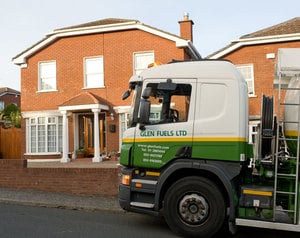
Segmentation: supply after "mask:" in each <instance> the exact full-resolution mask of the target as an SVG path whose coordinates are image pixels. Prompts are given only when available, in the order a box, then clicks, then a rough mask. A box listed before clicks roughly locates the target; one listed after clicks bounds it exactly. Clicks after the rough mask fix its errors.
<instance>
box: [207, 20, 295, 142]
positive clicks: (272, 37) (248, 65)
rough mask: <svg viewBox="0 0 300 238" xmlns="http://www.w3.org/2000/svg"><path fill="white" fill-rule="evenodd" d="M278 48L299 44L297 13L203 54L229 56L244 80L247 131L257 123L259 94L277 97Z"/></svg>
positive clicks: (254, 127) (258, 120) (259, 102)
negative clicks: (247, 105)
mask: <svg viewBox="0 0 300 238" xmlns="http://www.w3.org/2000/svg"><path fill="white" fill-rule="evenodd" d="M280 48H300V17H297V18H293V19H290V20H288V21H285V22H282V23H280V24H277V25H274V26H271V27H268V28H265V29H262V30H259V31H256V32H253V33H250V34H247V35H244V36H242V37H240V38H239V39H238V40H235V41H232V42H231V44H229V45H228V46H226V47H224V48H223V49H220V50H219V51H217V52H215V53H213V54H211V55H209V56H208V57H207V58H210V59H227V60H230V61H231V62H232V63H234V64H235V65H236V66H237V67H238V68H239V69H240V71H241V73H242V74H243V75H244V77H245V79H246V80H247V83H248V91H249V115H250V128H249V130H250V133H249V134H250V135H251V134H252V133H255V131H256V127H257V125H258V124H259V123H260V116H261V115H260V112H261V98H262V95H263V94H264V95H267V96H274V98H275V100H276V98H277V90H276V84H277V83H278V79H277V76H276V74H275V72H276V62H277V56H278V49H280ZM299 60H300V59H299ZM285 80H287V81H286V82H288V81H289V78H286V79H285ZM250 139H251V136H250Z"/></svg>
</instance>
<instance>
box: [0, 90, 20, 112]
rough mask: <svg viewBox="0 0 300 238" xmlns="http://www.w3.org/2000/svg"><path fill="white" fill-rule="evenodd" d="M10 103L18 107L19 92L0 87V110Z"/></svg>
mask: <svg viewBox="0 0 300 238" xmlns="http://www.w3.org/2000/svg"><path fill="white" fill-rule="evenodd" d="M12 103H13V104H15V105H16V106H18V107H20V92H19V91H17V90H14V89H12V88H7V87H4V88H0V112H1V111H2V110H3V109H4V107H5V106H7V105H9V104H12Z"/></svg>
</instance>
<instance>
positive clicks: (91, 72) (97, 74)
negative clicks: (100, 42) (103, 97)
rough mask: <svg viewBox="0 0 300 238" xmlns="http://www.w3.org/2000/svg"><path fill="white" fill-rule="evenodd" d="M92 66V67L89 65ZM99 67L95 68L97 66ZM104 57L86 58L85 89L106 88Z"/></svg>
mask: <svg viewBox="0 0 300 238" xmlns="http://www.w3.org/2000/svg"><path fill="white" fill-rule="evenodd" d="M88 64H91V65H88ZM92 64H93V65H92ZM97 64H98V66H99V67H95V65H96V66H97ZM104 87H105V85H104V58H103V56H94V57H85V58H84V88H104Z"/></svg>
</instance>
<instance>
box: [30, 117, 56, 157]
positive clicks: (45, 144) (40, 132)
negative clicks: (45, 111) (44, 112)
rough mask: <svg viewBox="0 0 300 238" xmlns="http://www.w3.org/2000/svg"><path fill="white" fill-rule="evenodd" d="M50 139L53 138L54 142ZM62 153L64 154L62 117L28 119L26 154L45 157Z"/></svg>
mask: <svg viewBox="0 0 300 238" xmlns="http://www.w3.org/2000/svg"><path fill="white" fill-rule="evenodd" d="M51 127H52V128H51ZM53 127H54V130H53ZM50 137H52V138H53V139H54V140H51V138H50ZM51 144H52V145H51ZM53 148H54V149H53ZM61 152H62V117H61V116H41V117H38V116H37V117H29V118H26V154H27V155H44V154H47V155H49V154H60V153H61Z"/></svg>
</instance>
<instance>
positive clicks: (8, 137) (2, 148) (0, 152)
mask: <svg viewBox="0 0 300 238" xmlns="http://www.w3.org/2000/svg"><path fill="white" fill-rule="evenodd" d="M0 156H1V157H2V158H3V159H21V158H22V156H21V129H20V128H15V127H11V128H8V129H5V128H2V127H0Z"/></svg>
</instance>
